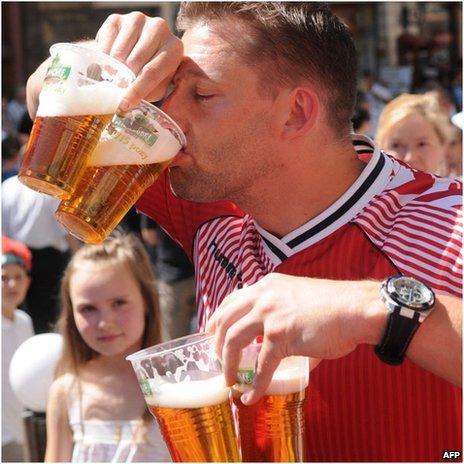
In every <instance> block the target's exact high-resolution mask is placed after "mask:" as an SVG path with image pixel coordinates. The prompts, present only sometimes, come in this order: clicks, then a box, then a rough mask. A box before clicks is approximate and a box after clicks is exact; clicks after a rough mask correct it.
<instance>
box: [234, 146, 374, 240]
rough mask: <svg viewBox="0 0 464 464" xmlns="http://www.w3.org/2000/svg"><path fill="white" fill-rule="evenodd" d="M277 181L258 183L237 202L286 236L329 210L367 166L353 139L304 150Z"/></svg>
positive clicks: (269, 228)
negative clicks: (358, 154)
mask: <svg viewBox="0 0 464 464" xmlns="http://www.w3.org/2000/svg"><path fill="white" fill-rule="evenodd" d="M300 152H301V153H300V154H299V155H298V154H297V155H296V156H292V162H291V163H288V164H287V165H286V166H284V167H283V169H282V172H281V174H280V175H279V176H278V177H276V178H275V179H266V180H263V182H261V183H260V182H259V181H258V182H257V183H256V184H255V185H254V186H253V191H252V192H249V195H247V196H246V197H244V198H243V201H240V200H239V201H237V205H238V206H240V207H241V208H242V209H243V210H244V211H246V212H247V213H249V214H250V215H251V216H253V218H254V219H255V220H256V221H257V223H258V224H259V225H260V226H261V227H262V228H264V229H265V230H267V231H268V232H270V233H272V234H274V235H275V236H277V237H283V236H285V235H287V234H288V233H290V232H292V231H294V230H295V229H297V228H298V227H300V226H302V225H303V224H305V223H307V222H308V221H310V220H311V219H313V218H314V217H316V216H318V215H319V214H321V213H322V212H323V211H325V210H326V209H327V208H328V207H329V206H330V205H332V204H333V203H334V202H335V201H336V200H337V199H338V198H340V197H341V196H342V195H343V193H345V192H346V191H347V190H348V189H349V188H350V186H351V185H353V183H354V182H355V180H356V179H357V178H358V177H359V175H360V174H361V172H362V170H363V169H364V167H365V163H363V162H362V161H360V160H359V159H358V157H357V155H356V151H355V149H354V147H353V145H352V143H351V141H350V140H346V141H343V142H340V141H337V142H335V143H334V142H331V141H330V142H329V141H327V143H325V144H324V143H323V144H320V143H319V144H318V146H317V147H314V148H312V149H307V148H303V149H301V150H300Z"/></svg>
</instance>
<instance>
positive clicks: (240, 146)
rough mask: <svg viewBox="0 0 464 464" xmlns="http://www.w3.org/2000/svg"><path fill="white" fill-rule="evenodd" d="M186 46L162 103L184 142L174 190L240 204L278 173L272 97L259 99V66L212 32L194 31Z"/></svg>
mask: <svg viewBox="0 0 464 464" xmlns="http://www.w3.org/2000/svg"><path fill="white" fill-rule="evenodd" d="M227 27H231V26H227ZM237 40H239V36H238V35H237ZM183 42H184V53H185V59H184V61H183V63H182V64H181V66H180V67H179V69H178V72H177V74H176V76H175V78H174V90H173V92H172V93H171V94H170V95H169V97H168V98H167V99H166V101H165V103H164V104H163V109H164V110H165V111H166V112H167V113H168V114H170V115H171V116H172V117H173V119H175V120H176V121H177V122H178V123H179V125H180V127H181V128H182V130H183V131H184V132H185V135H186V138H187V147H186V149H185V150H182V151H181V152H180V153H179V155H178V156H177V157H176V158H175V160H174V162H173V163H172V165H171V168H170V180H171V185H172V187H173V190H174V192H175V193H176V194H178V195H179V196H180V197H182V198H186V199H189V200H195V201H215V200H223V199H228V200H232V201H235V202H236V203H239V204H240V203H241V201H242V200H243V199H246V198H247V196H249V195H250V191H251V189H252V188H253V185H254V184H255V183H256V182H258V181H260V182H265V181H266V179H267V180H269V179H270V178H272V176H273V175H274V176H275V175H277V172H278V169H279V162H278V158H277V157H276V156H273V155H274V153H275V151H276V145H275V144H276V140H275V137H274V135H273V134H274V133H275V132H276V122H275V100H273V99H271V97H262V96H260V94H259V93H258V89H259V87H260V78H259V74H258V70H257V68H254V67H251V66H249V65H246V64H244V63H243V61H242V60H241V59H240V58H239V57H238V56H237V54H236V52H235V51H234V49H233V47H232V46H231V45H230V44H229V43H227V42H226V41H225V40H223V39H222V38H221V37H219V36H218V35H217V34H215V33H214V32H213V31H212V30H211V29H209V28H207V27H206V26H195V27H194V28H192V29H190V30H188V31H187V32H186V33H185V34H184V37H183Z"/></svg>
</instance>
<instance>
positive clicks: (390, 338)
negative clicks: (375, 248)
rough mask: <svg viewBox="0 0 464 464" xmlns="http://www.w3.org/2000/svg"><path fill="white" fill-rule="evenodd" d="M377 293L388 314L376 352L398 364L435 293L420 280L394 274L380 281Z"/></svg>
mask: <svg viewBox="0 0 464 464" xmlns="http://www.w3.org/2000/svg"><path fill="white" fill-rule="evenodd" d="M380 295H381V298H382V301H383V302H384V303H385V305H386V307H387V311H388V313H389V315H388V321H387V327H386V329H385V333H384V335H383V338H382V340H381V342H380V343H379V344H378V345H377V346H376V347H375V353H376V354H377V356H378V357H379V358H380V359H381V360H382V361H384V362H386V363H388V364H393V365H398V364H401V363H402V362H403V359H404V356H405V354H406V350H407V348H408V346H409V343H410V342H411V340H412V337H413V336H414V334H415V333H416V330H417V329H418V328H419V325H420V324H421V323H422V322H423V320H424V319H425V318H426V317H427V316H428V315H429V314H430V313H431V312H432V311H433V305H434V304H435V294H434V293H433V290H432V289H431V288H430V287H429V286H428V285H426V284H424V283H423V282H421V281H420V280H417V279H413V278H412V277H407V276H403V275H397V276H393V277H389V278H388V279H386V280H384V281H383V282H382V287H381V289H380Z"/></svg>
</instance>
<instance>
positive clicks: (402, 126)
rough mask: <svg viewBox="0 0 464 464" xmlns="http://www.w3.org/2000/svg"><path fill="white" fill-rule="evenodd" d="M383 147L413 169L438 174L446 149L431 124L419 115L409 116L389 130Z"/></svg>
mask: <svg viewBox="0 0 464 464" xmlns="http://www.w3.org/2000/svg"><path fill="white" fill-rule="evenodd" d="M384 145H385V146H382V148H383V149H385V150H386V151H388V152H391V153H392V154H393V155H395V156H396V157H397V158H398V159H400V160H402V161H404V162H405V163H408V164H409V165H410V166H411V167H413V168H414V169H418V170H420V171H425V172H430V173H432V174H438V173H439V171H440V167H441V165H442V163H443V162H444V160H445V151H446V147H445V146H444V144H442V143H441V141H440V139H439V137H438V134H437V132H436V131H435V128H434V127H433V125H432V123H430V122H429V121H428V120H427V119H425V118H424V117H422V116H421V115H420V114H410V115H409V116H406V117H405V118H404V119H402V120H401V121H399V122H397V123H396V124H395V125H393V126H392V128H391V129H390V133H389V134H388V136H387V140H386V143H385V144H384Z"/></svg>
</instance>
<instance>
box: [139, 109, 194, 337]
mask: <svg viewBox="0 0 464 464" xmlns="http://www.w3.org/2000/svg"><path fill="white" fill-rule="evenodd" d="M139 105H145V106H148V107H149V108H151V109H153V110H154V111H155V113H160V114H161V115H162V116H163V117H165V118H166V119H167V120H168V121H169V122H170V123H171V124H172V125H173V126H174V129H176V131H177V133H178V135H179V137H180V139H181V145H182V148H184V147H185V146H186V145H187V139H186V138H185V134H184V133H183V132H182V129H181V128H180V127H179V124H177V122H176V121H174V119H172V118H171V116H169V115H168V114H166V113H165V112H164V111H163V110H162V109H161V108H159V107H157V106H156V105H154V104H153V103H150V102H148V101H146V100H142V101H141V102H140V103H139ZM136 108H137V107H136ZM134 109H135V108H134ZM181 338H182V337H181Z"/></svg>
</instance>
